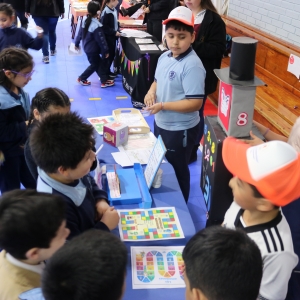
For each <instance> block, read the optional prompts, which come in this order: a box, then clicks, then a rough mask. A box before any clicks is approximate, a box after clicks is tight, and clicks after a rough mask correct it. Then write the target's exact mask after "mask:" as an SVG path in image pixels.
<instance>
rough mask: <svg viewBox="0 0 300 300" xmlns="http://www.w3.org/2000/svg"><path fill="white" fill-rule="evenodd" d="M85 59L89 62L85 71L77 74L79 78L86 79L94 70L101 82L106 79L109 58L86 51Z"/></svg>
mask: <svg viewBox="0 0 300 300" xmlns="http://www.w3.org/2000/svg"><path fill="white" fill-rule="evenodd" d="M86 56H87V59H88V61H89V63H90V66H88V67H87V68H86V69H85V71H84V72H83V73H82V74H81V75H80V76H79V78H80V79H81V80H87V79H88V78H89V77H90V76H91V75H92V74H93V73H94V72H96V73H97V74H98V76H99V77H100V80H101V82H102V83H105V82H106V80H107V79H108V75H107V74H106V73H107V68H109V60H108V59H107V58H101V57H100V55H99V54H90V53H86Z"/></svg>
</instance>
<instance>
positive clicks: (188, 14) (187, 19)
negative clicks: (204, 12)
mask: <svg viewBox="0 0 300 300" xmlns="http://www.w3.org/2000/svg"><path fill="white" fill-rule="evenodd" d="M173 20H176V21H179V22H181V23H184V24H186V25H189V26H192V27H194V15H193V13H192V11H191V10H190V9H188V8H187V7H185V6H178V7H176V8H174V9H173V10H172V11H171V12H170V14H169V17H168V19H166V20H164V21H163V24H167V23H169V22H170V21H173Z"/></svg>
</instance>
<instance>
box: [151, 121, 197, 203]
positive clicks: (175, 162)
mask: <svg viewBox="0 0 300 300" xmlns="http://www.w3.org/2000/svg"><path fill="white" fill-rule="evenodd" d="M199 124H200V123H198V124H197V125H196V126H195V127H193V128H190V129H187V130H176V131H170V130H165V129H162V128H160V127H158V126H157V125H156V122H154V134H155V136H156V137H158V136H159V135H161V137H162V139H163V141H164V144H165V146H166V148H167V153H166V159H167V160H168V162H169V163H170V164H171V165H172V166H173V168H174V171H175V174H176V177H177V180H178V183H179V186H180V189H181V191H182V194H183V197H184V199H185V201H186V202H187V201H188V199H189V194H190V170H189V167H188V163H189V161H190V156H191V153H192V150H193V148H194V145H195V141H196V138H197V136H198V134H199Z"/></svg>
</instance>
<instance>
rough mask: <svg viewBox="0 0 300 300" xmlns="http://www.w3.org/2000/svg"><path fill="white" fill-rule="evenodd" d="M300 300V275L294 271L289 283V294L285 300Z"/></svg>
mask: <svg viewBox="0 0 300 300" xmlns="http://www.w3.org/2000/svg"><path fill="white" fill-rule="evenodd" d="M298 272H299V271H298ZM299 299H300V273H296V272H295V271H294V272H293V273H292V276H291V278H290V281H289V286H288V293H287V296H286V298H285V300H299Z"/></svg>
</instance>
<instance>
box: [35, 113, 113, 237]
mask: <svg viewBox="0 0 300 300" xmlns="http://www.w3.org/2000/svg"><path fill="white" fill-rule="evenodd" d="M93 134H94V128H93V126H91V125H89V124H87V123H85V121H84V120H83V119H82V118H80V117H79V116H78V115H77V114H76V113H67V114H64V115H61V114H51V115H50V116H47V117H46V118H45V119H44V120H43V121H42V122H38V123H37V124H36V126H35V128H34V129H33V130H32V132H31V134H30V138H29V145H30V148H31V152H32V156H33V158H34V160H35V162H36V164H37V165H38V167H39V168H38V173H39V177H38V182H37V190H38V191H40V192H42V191H43V192H46V193H50V194H58V195H60V196H62V197H63V198H64V200H65V203H66V205H67V212H66V219H67V227H68V228H69V229H70V231H71V233H70V236H69V239H71V238H73V237H74V236H76V235H78V234H80V233H82V232H84V231H86V230H88V229H91V228H95V229H102V230H107V231H108V230H112V229H114V228H115V227H117V224H118V221H119V216H118V213H117V211H116V210H114V208H113V207H110V206H109V205H108V201H107V193H106V192H105V191H103V190H101V189H99V188H98V186H97V184H96V183H95V181H94V179H93V178H92V177H91V176H89V175H88V173H89V172H90V168H91V166H92V165H93V163H94V161H95V159H96V154H95V152H94V151H93V147H94V145H95V139H94V137H93Z"/></svg>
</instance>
